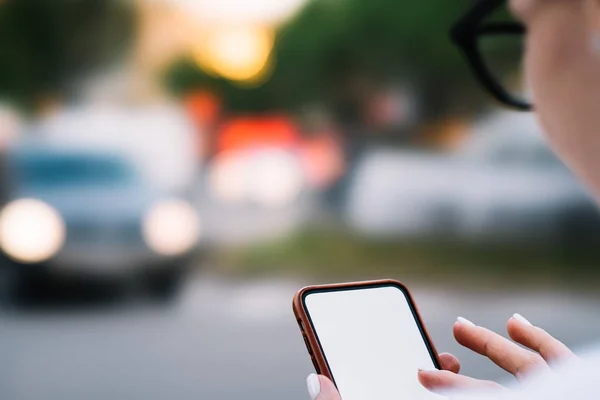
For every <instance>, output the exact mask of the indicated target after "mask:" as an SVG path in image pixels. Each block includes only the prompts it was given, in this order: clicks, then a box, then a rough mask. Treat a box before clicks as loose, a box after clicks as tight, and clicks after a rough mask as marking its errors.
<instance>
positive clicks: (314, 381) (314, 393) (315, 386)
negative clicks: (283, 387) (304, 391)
mask: <svg viewBox="0 0 600 400" xmlns="http://www.w3.org/2000/svg"><path fill="white" fill-rule="evenodd" d="M306 386H307V387H308V394H309V395H310V398H311V399H312V400H315V399H316V398H317V397H318V396H319V393H321V382H320V381H319V377H318V376H317V375H315V374H310V375H309V376H308V378H306Z"/></svg>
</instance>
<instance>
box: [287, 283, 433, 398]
mask: <svg viewBox="0 0 600 400" xmlns="http://www.w3.org/2000/svg"><path fill="white" fill-rule="evenodd" d="M293 308H294V314H295V315H296V319H297V321H298V325H299V327H300V330H301V331H302V336H303V338H304V342H305V343H306V347H307V349H308V353H309V354H310V356H311V359H312V362H313V364H314V366H315V369H316V371H317V373H318V374H322V375H325V376H327V377H328V378H329V379H331V380H332V381H333V383H334V384H335V385H336V387H337V388H338V390H339V392H340V395H341V397H342V399H343V400H372V399H376V400H401V399H410V400H433V399H435V400H439V399H444V397H442V396H439V395H436V394H433V393H431V392H429V391H428V390H427V389H425V388H424V387H423V386H422V385H421V384H420V383H419V380H418V378H417V373H418V369H419V368H421V369H433V368H437V369H439V368H440V364H439V359H438V356H437V352H436V350H435V347H434V346H433V343H432V342H431V340H430V338H429V335H428V333H427V330H426V329H425V326H424V325H423V322H422V320H421V317H420V316H419V312H418V311H417V307H416V306H415V303H414V302H413V299H412V296H411V294H410V292H409V291H408V289H407V288H406V287H405V286H404V285H403V284H402V283H400V282H398V281H394V280H382V281H373V282H358V283H347V284H336V285H324V286H311V287H306V288H304V289H302V290H300V291H299V292H298V293H297V294H296V296H295V297H294V302H293Z"/></svg>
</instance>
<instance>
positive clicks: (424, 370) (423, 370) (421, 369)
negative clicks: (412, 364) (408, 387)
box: [419, 368, 440, 372]
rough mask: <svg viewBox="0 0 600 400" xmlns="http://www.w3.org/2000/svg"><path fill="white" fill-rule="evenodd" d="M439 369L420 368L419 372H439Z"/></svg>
mask: <svg viewBox="0 0 600 400" xmlns="http://www.w3.org/2000/svg"><path fill="white" fill-rule="evenodd" d="M439 371H440V370H439V369H437V368H419V372H439Z"/></svg>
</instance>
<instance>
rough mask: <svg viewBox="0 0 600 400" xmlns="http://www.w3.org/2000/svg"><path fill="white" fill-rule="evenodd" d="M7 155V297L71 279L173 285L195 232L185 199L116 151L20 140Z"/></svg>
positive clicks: (3, 242)
mask: <svg viewBox="0 0 600 400" xmlns="http://www.w3.org/2000/svg"><path fill="white" fill-rule="evenodd" d="M6 161H7V165H8V176H9V179H10V182H9V203H8V204H7V205H6V206H5V207H4V208H3V209H2V211H1V212H0V248H1V250H2V253H3V254H4V256H6V257H7V259H9V260H11V262H10V263H9V264H8V268H10V274H8V275H7V276H9V277H10V278H11V279H12V280H11V285H10V287H12V288H13V289H15V290H16V291H15V292H14V293H13V294H17V293H19V292H20V291H21V290H22V289H24V288H27V287H28V286H30V285H31V283H32V282H34V281H35V282H39V281H40V280H41V281H52V280H62V279H72V278H86V279H96V280H103V281H104V280H105V281H109V282H118V283H120V284H125V285H126V287H129V286H131V287H132V288H133V287H136V288H139V287H143V288H144V289H147V290H148V292H149V293H150V294H152V295H154V296H158V297H163V298H166V297H169V296H171V295H172V294H174V293H175V292H176V289H177V286H178V284H179V282H180V278H181V276H182V273H183V272H184V269H185V266H186V265H187V263H188V261H189V259H190V258H191V257H192V256H193V255H194V253H195V251H196V250H197V248H198V243H199V239H200V233H201V232H200V220H199V216H198V213H197V211H196V210H195V209H194V208H193V207H192V206H191V205H190V203H189V202H187V201H186V200H184V199H182V198H176V197H172V196H170V195H168V194H167V193H166V192H164V191H161V190H158V189H157V188H156V187H154V186H152V185H150V184H148V183H147V182H146V181H145V180H144V179H143V178H142V175H141V174H140V173H139V170H138V168H137V166H136V164H134V163H133V162H132V161H131V159H130V158H128V157H126V156H124V155H122V154H120V153H117V152H112V151H107V150H99V149H93V148H91V147H82V146H71V147H69V146H61V145H57V144H56V143H52V144H49V142H44V141H33V142H30V141H22V142H20V143H17V144H16V145H15V146H13V147H11V148H10V149H9V152H8V155H7V160H6Z"/></svg>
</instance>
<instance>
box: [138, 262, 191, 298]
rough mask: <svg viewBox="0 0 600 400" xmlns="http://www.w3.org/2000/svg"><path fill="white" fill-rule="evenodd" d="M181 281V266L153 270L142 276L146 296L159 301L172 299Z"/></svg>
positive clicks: (179, 287) (177, 291)
mask: <svg viewBox="0 0 600 400" xmlns="http://www.w3.org/2000/svg"><path fill="white" fill-rule="evenodd" d="M182 282H183V271H182V269H181V268H165V269H164V270H160V271H153V272H150V273H148V274H146V276H145V277H144V289H145V292H146V293H147V295H148V297H149V298H150V299H152V300H157V301H161V302H165V301H171V300H173V299H174V298H175V297H176V296H177V294H178V293H179V290H180V289H181V286H182Z"/></svg>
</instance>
